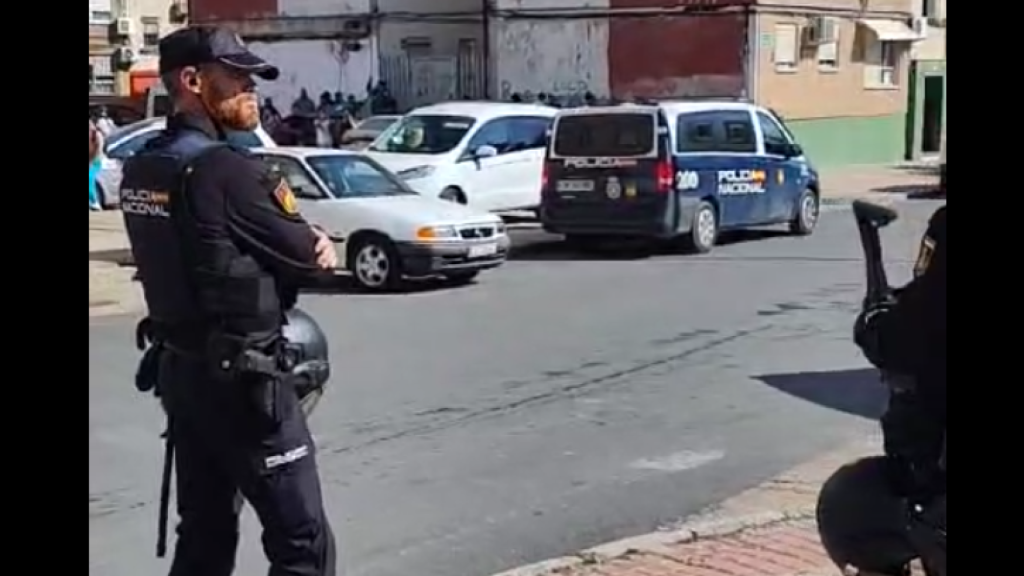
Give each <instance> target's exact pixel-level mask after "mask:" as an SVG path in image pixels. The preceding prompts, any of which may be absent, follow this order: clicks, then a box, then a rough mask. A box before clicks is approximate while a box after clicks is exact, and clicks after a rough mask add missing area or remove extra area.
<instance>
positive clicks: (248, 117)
mask: <svg viewBox="0 0 1024 576" xmlns="http://www.w3.org/2000/svg"><path fill="white" fill-rule="evenodd" d="M200 98H201V99H202V101H203V107H204V108H206V112H207V114H209V115H210V118H211V119H212V120H213V121H214V122H215V123H216V124H217V125H218V126H220V127H221V128H222V129H225V130H239V131H244V132H248V131H252V130H255V129H256V127H257V126H259V123H260V110H259V102H258V101H257V99H256V94H255V93H254V92H248V91H247V92H239V93H237V94H234V95H228V94H223V93H222V91H221V90H220V89H219V88H218V87H216V86H213V87H211V89H210V91H209V92H207V91H204V92H203V93H201V94H200Z"/></svg>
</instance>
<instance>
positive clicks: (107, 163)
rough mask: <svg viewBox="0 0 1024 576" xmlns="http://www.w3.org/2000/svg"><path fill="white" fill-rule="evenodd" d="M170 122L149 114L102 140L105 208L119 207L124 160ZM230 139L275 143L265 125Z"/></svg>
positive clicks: (99, 187)
mask: <svg viewBox="0 0 1024 576" xmlns="http://www.w3.org/2000/svg"><path fill="white" fill-rule="evenodd" d="M166 126H167V118H164V117H163V116H160V117H156V118H146V119H145V120H139V121H138V122H134V123H132V124H128V125H125V126H121V127H119V128H118V129H116V130H114V131H113V132H111V133H110V135H109V136H107V139H106V141H105V142H104V143H103V159H102V162H103V166H102V168H100V173H99V175H98V176H97V177H96V184H97V191H98V192H99V195H100V203H101V204H102V205H103V206H104V207H105V208H116V207H117V205H118V203H119V197H118V190H119V188H120V187H121V166H122V164H124V161H125V160H127V159H128V158H130V157H132V156H133V155H135V153H136V152H138V151H139V150H142V147H143V146H145V145H146V142H149V141H150V140H152V139H153V138H156V137H157V135H158V134H160V132H161V131H162V130H163V129H164V128H165V127H166ZM227 136H228V139H229V140H231V142H232V143H233V144H237V145H239V146H245V147H246V148H255V147H271V146H276V144H275V143H274V140H273V138H271V137H270V134H267V131H266V130H264V129H263V128H262V127H258V128H256V130H254V131H252V132H237V131H230V132H229V133H228V135H227Z"/></svg>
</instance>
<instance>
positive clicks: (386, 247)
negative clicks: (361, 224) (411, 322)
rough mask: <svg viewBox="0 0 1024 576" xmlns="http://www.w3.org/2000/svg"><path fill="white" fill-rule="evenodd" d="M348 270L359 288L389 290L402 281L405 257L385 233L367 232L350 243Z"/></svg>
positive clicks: (368, 290)
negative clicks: (372, 233) (403, 257)
mask: <svg viewBox="0 0 1024 576" xmlns="http://www.w3.org/2000/svg"><path fill="white" fill-rule="evenodd" d="M348 261H349V262H350V263H351V264H349V270H351V272H352V279H353V280H355V283H356V285H357V286H358V287H359V289H361V290H364V291H367V292H388V291H392V290H396V289H398V288H399V287H401V285H402V260H401V258H400V257H399V256H398V251H397V250H396V249H395V245H394V243H393V242H392V241H391V240H389V239H388V238H387V237H385V236H382V235H377V234H374V235H367V236H363V237H362V238H360V239H358V240H357V241H356V242H354V243H353V244H352V245H351V246H350V247H349V253H348Z"/></svg>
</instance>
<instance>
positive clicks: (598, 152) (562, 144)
mask: <svg viewBox="0 0 1024 576" xmlns="http://www.w3.org/2000/svg"><path fill="white" fill-rule="evenodd" d="M655 124H656V123H655V117H654V116H653V115H651V114H636V113H622V114H571V115H567V116H563V117H561V118H559V119H558V123H557V124H556V125H555V136H554V143H553V147H552V153H554V155H555V156H563V157H569V158H573V157H575V158H579V157H588V158H594V157H596V158H602V157H613V158H622V157H628V156H646V155H648V154H650V153H651V152H652V151H654V147H655V145H656V144H655V138H654V136H655V131H656V130H657V127H656V125H655Z"/></svg>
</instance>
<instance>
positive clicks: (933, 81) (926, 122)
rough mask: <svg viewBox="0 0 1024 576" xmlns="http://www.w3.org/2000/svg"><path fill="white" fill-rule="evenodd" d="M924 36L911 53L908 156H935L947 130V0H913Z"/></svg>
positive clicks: (908, 101)
mask: <svg viewBox="0 0 1024 576" xmlns="http://www.w3.org/2000/svg"><path fill="white" fill-rule="evenodd" d="M914 14H915V16H916V17H917V18H918V20H919V21H920V22H921V23H922V26H924V27H925V37H924V39H923V40H921V41H920V42H918V43H917V44H915V45H914V48H913V50H912V51H911V53H910V58H911V63H910V89H909V91H908V94H907V138H906V143H907V144H906V145H907V158H909V159H911V160H924V159H935V158H937V157H938V156H939V154H940V152H941V149H942V141H943V135H944V134H945V132H946V0H914Z"/></svg>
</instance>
